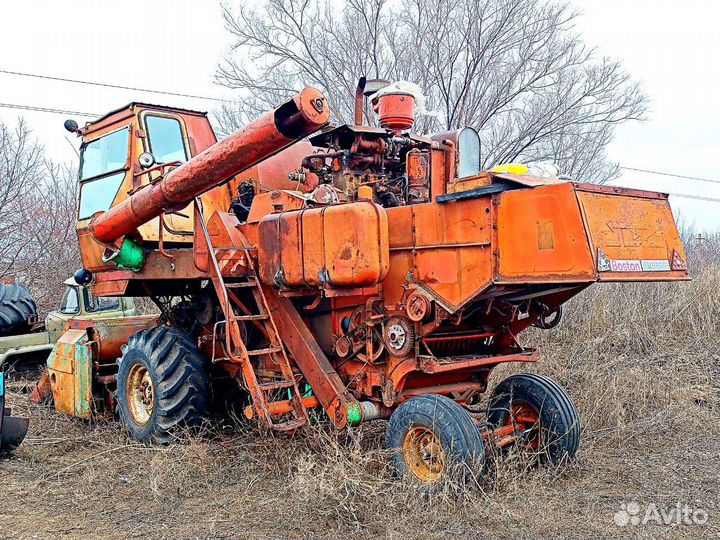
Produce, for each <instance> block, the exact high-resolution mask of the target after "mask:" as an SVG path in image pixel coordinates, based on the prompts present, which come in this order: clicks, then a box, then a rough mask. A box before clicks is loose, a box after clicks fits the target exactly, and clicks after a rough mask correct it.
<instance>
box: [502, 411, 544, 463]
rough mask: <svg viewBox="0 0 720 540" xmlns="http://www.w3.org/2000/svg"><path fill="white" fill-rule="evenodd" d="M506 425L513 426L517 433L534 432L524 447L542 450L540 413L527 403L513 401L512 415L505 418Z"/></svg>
mask: <svg viewBox="0 0 720 540" xmlns="http://www.w3.org/2000/svg"><path fill="white" fill-rule="evenodd" d="M504 425H506V426H513V429H514V430H515V431H520V432H524V431H527V430H532V432H531V436H530V437H529V438H528V440H527V441H526V443H525V444H523V445H522V446H524V447H525V448H528V449H530V450H533V451H537V450H539V448H540V413H539V412H538V410H537V409H536V408H535V407H533V406H532V405H530V404H529V403H527V402H525V401H513V402H512V403H511V404H510V414H508V415H507V418H505V422H504Z"/></svg>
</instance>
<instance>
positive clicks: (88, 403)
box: [47, 329, 93, 419]
mask: <svg viewBox="0 0 720 540" xmlns="http://www.w3.org/2000/svg"><path fill="white" fill-rule="evenodd" d="M92 361H93V353H92V343H91V341H90V340H89V339H88V335H87V331H86V330H85V329H73V330H68V331H67V332H65V333H64V334H63V335H62V337H61V338H60V339H59V340H58V342H57V343H56V344H55V348H54V349H53V351H52V353H51V354H50V357H49V358H48V361H47V365H48V372H49V373H50V387H51V388H52V393H53V401H54V403H55V410H57V411H58V412H61V413H64V414H68V415H70V416H77V417H78V418H85V419H89V418H90V415H91V414H92V397H93V394H92V373H93V365H92Z"/></svg>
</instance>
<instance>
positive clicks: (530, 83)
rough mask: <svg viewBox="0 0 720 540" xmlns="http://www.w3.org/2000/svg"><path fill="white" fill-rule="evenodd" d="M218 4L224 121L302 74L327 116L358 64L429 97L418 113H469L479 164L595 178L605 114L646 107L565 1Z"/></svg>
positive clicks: (426, 123) (345, 117) (606, 171)
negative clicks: (583, 34)
mask: <svg viewBox="0 0 720 540" xmlns="http://www.w3.org/2000/svg"><path fill="white" fill-rule="evenodd" d="M223 15H224V20H225V25H226V28H227V30H228V31H229V32H230V33H231V34H232V36H233V39H234V43H233V46H232V48H231V49H230V50H229V51H228V54H227V56H226V58H225V59H224V60H223V61H222V62H221V63H220V65H219V66H218V70H217V73H216V80H217V82H218V83H219V84H221V85H224V86H226V87H228V88H232V89H237V90H240V96H239V98H238V100H237V101H236V102H235V103H234V104H232V105H225V106H224V107H223V108H222V109H221V110H220V111H219V112H218V115H217V116H218V120H219V123H220V127H221V130H222V131H224V132H230V131H233V130H234V129H236V128H237V127H239V126H240V125H242V124H243V123H245V122H246V121H247V120H248V119H249V118H252V117H254V116H256V115H257V114H259V113H260V112H262V111H265V110H267V109H269V108H271V107H272V106H274V105H276V104H277V103H279V102H281V101H282V100H283V99H286V98H287V97H288V96H289V95H291V94H292V93H294V92H295V91H297V90H298V89H300V87H302V86H303V85H307V84H310V85H315V86H317V87H318V88H320V89H321V90H323V92H325V93H326V95H327V96H328V99H329V101H330V105H331V107H332V110H333V111H334V115H335V117H336V119H337V120H338V121H350V120H351V119H352V110H351V109H352V98H351V96H352V95H353V92H354V87H355V84H356V83H357V80H358V78H359V77H360V76H363V75H365V76H367V77H370V78H385V79H389V80H410V81H413V82H416V83H417V84H419V85H420V86H421V87H422V89H423V91H424V93H425V95H426V97H427V102H428V103H427V108H428V109H430V110H434V111H437V114H436V115H428V116H425V117H423V118H422V120H421V123H420V125H419V126H418V127H419V128H420V129H422V130H424V131H428V132H429V131H440V130H445V129H453V128H457V127H461V126H465V125H469V126H472V127H475V128H476V129H478V131H479V132H480V134H481V138H482V142H483V165H484V166H486V167H487V166H492V165H494V164H498V163H503V162H509V161H530V160H552V161H555V162H556V163H558V164H559V165H560V166H561V168H562V170H563V171H564V172H566V173H568V174H571V175H573V176H575V177H577V178H582V179H584V180H590V181H603V180H607V179H609V178H611V177H612V176H614V175H616V174H617V168H616V166H614V165H612V164H610V163H608V162H607V159H606V156H605V152H604V148H605V146H606V145H607V143H608V142H609V141H610V140H611V138H612V136H613V133H614V129H615V126H616V125H617V124H619V123H622V122H625V121H628V120H633V119H641V118H642V117H643V115H644V112H645V108H646V97H645V95H644V94H643V92H642V91H641V90H640V89H639V87H638V85H637V84H636V83H635V82H633V81H632V79H631V78H630V76H629V75H628V74H627V73H626V72H625V71H624V70H623V69H622V66H621V64H620V62H618V61H616V60H612V59H609V58H603V57H599V56H598V55H597V53H596V52H595V51H594V50H593V49H590V48H588V47H587V46H586V45H585V44H584V43H583V42H582V40H581V39H580V37H579V36H578V34H577V32H576V31H575V29H574V21H575V19H576V17H577V13H576V12H575V11H573V10H572V9H571V8H570V6H569V5H568V4H567V3H565V2H563V1H552V0H548V1H543V0H401V1H400V2H398V3H390V2H386V0H346V2H344V3H340V4H339V5H338V2H333V1H330V0H265V2H264V3H263V4H262V5H260V6H257V7H255V8H252V7H248V5H247V4H246V3H245V2H240V1H237V2H230V1H228V2H227V3H226V4H225V5H224V7H223Z"/></svg>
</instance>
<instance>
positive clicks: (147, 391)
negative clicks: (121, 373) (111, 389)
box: [125, 364, 155, 426]
mask: <svg viewBox="0 0 720 540" xmlns="http://www.w3.org/2000/svg"><path fill="white" fill-rule="evenodd" d="M125 395H126V396H127V404H128V410H129V411H130V416H131V417H132V419H133V421H134V422H135V423H136V424H138V425H139V426H144V425H146V424H147V423H148V422H150V418H151V417H152V413H153V410H154V408H155V387H154V385H153V381H152V378H151V377H150V372H149V371H148V369H147V368H146V367H145V366H144V365H142V364H135V365H134V366H133V367H132V368H130V373H129V374H128V380H127V384H126V387H125Z"/></svg>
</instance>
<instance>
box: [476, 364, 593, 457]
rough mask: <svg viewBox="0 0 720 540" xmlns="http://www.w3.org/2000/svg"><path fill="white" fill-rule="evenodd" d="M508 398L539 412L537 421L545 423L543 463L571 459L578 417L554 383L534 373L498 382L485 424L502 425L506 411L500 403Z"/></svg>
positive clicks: (577, 435) (577, 438) (576, 441)
mask: <svg viewBox="0 0 720 540" xmlns="http://www.w3.org/2000/svg"><path fill="white" fill-rule="evenodd" d="M509 396H513V397H514V398H517V399H518V400H522V401H526V402H528V403H530V404H531V405H533V406H534V407H535V408H536V409H538V410H539V411H540V415H541V422H542V423H545V424H546V425H545V426H544V427H543V429H544V430H545V432H549V433H551V434H552V439H551V440H550V441H548V443H547V449H546V450H547V451H546V453H545V455H544V456H543V458H544V459H545V460H547V461H549V462H550V463H552V464H557V463H559V462H560V461H561V460H563V459H564V458H566V457H567V458H569V459H572V458H574V457H575V454H576V453H577V450H578V447H579V445H580V417H579V414H578V411H577V408H576V407H575V404H574V403H573V402H572V399H571V398H570V396H569V395H568V393H567V392H566V391H565V390H564V389H563V388H562V387H561V386H560V385H559V384H558V383H556V382H555V381H554V380H553V379H551V378H549V377H546V376H544V375H537V374H534V373H521V374H518V375H513V376H511V377H508V378H507V379H505V380H503V381H501V382H500V384H498V385H497V387H496V388H495V390H494V391H493V393H492V395H491V397H490V401H489V404H488V422H489V423H491V424H493V425H499V424H501V423H502V422H503V420H504V419H505V414H506V412H507V411H508V406H507V405H505V404H504V402H505V401H508V400H509ZM543 416H544V418H543ZM543 421H544V422H543ZM548 424H549V425H550V426H549V425H548Z"/></svg>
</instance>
